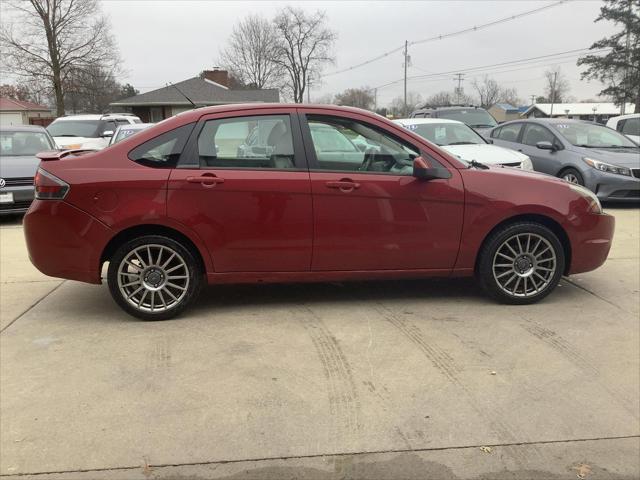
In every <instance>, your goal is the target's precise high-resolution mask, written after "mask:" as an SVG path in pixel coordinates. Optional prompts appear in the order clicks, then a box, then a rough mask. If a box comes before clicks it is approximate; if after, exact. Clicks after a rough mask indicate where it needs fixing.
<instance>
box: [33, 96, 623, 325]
mask: <svg viewBox="0 0 640 480" xmlns="http://www.w3.org/2000/svg"><path fill="white" fill-rule="evenodd" d="M40 157H41V159H42V163H41V164H40V169H39V171H38V174H37V176H36V178H35V187H36V198H37V199H36V201H34V202H33V204H32V206H31V208H30V209H29V212H28V213H27V215H26V217H25V219H24V230H25V235H26V239H27V245H28V248H29V254H30V257H31V260H32V262H33V263H34V265H35V266H36V267H37V268H38V269H39V270H40V271H42V272H43V273H45V274H47V275H51V276H55V277H62V278H68V279H73V280H80V281H83V282H89V283H96V284H99V283H101V278H100V277H101V268H102V265H103V264H104V263H105V262H108V263H109V268H108V275H107V280H108V284H109V288H110V290H111V293H112V295H113V297H114V299H115V301H116V302H117V303H118V304H119V305H120V306H121V307H122V308H123V309H124V310H126V311H127V312H129V313H130V314H132V315H135V316H138V317H140V318H143V319H165V318H169V317H172V316H174V315H176V314H178V313H179V312H181V311H182V310H184V308H185V307H187V305H188V304H189V303H190V302H192V301H193V300H194V299H195V298H196V296H197V294H198V292H199V291H200V288H201V287H202V285H203V283H204V282H205V281H207V282H208V283H211V284H217V283H231V282H235V283H238V282H298V281H334V280H348V279H374V278H381V279H383V278H386V279H389V278H409V277H428V276H470V275H476V277H477V278H478V280H479V282H480V283H481V285H482V286H483V287H484V289H485V290H486V291H487V292H488V293H489V294H490V295H491V296H493V297H495V298H496V299H498V300H500V301H503V302H506V303H513V304H528V303H532V302H535V301H538V300H540V299H541V298H543V297H545V296H546V295H548V294H549V293H550V292H551V291H552V290H553V289H554V288H555V286H556V285H557V284H558V281H559V279H560V277H561V276H562V275H563V274H564V275H568V274H572V273H580V272H586V271H589V270H593V269H595V268H597V267H598V266H600V265H602V263H603V262H604V261H605V259H606V258H607V255H608V253H609V248H610V246H611V239H612V236H613V230H614V219H613V218H612V217H611V216H609V215H606V214H604V213H603V212H602V209H601V206H600V203H599V202H598V199H597V198H596V197H595V195H594V194H593V193H591V192H590V191H588V190H586V189H584V188H582V187H580V186H577V185H572V184H570V183H567V182H565V181H562V180H559V179H555V178H552V177H549V176H546V175H541V174H536V173H531V172H525V171H522V170H520V169H513V168H508V167H491V168H489V167H486V166H485V165H482V164H480V163H477V162H471V163H467V162H464V161H462V160H460V159H458V158H456V157H452V156H451V155H450V154H448V153H446V152H444V151H443V150H440V149H439V148H438V147H436V146H435V145H433V144H431V143H429V142H428V141H426V140H425V139H423V138H422V137H420V136H418V135H416V134H414V133H412V132H411V131H409V130H406V129H404V128H402V127H401V126H399V125H396V124H394V123H392V122H390V121H388V120H386V119H385V118H382V117H380V116H378V115H375V114H372V113H370V112H366V111H363V110H359V109H353V108H343V107H330V106H312V105H282V104H274V105H228V106H220V107H211V108H201V109H197V110H193V111H190V112H186V113H183V114H180V115H177V116H175V117H173V118H170V119H168V120H165V121H163V122H161V123H159V124H157V125H156V126H154V127H152V128H149V129H148V130H145V131H143V132H140V133H138V134H136V135H134V136H132V137H130V138H129V139H127V140H124V141H123V142H120V143H118V144H116V145H113V146H111V147H109V148H106V149H105V150H102V151H100V152H95V153H86V152H63V153H59V152H50V153H45V154H41V155H40Z"/></svg>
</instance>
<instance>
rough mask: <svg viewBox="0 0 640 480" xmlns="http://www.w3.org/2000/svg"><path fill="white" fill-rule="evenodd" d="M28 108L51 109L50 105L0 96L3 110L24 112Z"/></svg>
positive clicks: (0, 108) (0, 109) (0, 104)
mask: <svg viewBox="0 0 640 480" xmlns="http://www.w3.org/2000/svg"><path fill="white" fill-rule="evenodd" d="M28 110H38V111H47V112H48V111H50V110H51V109H50V108H49V107H46V106H44V105H38V104H37V103H31V102H26V101H24V100H14V99H12V98H7V97H0V111H3V112H23V111H28Z"/></svg>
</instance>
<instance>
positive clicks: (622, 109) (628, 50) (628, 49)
mask: <svg viewBox="0 0 640 480" xmlns="http://www.w3.org/2000/svg"><path fill="white" fill-rule="evenodd" d="M628 2H629V5H628V9H627V44H626V47H625V48H626V51H625V55H624V57H625V64H626V65H625V67H624V82H623V85H624V98H623V99H622V106H621V107H620V115H624V114H625V111H626V110H627V88H629V87H628V85H627V81H628V79H629V76H628V75H629V63H631V59H630V58H629V54H630V53H631V0H628Z"/></svg>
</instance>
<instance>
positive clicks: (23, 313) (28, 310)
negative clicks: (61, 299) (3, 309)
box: [0, 280, 66, 334]
mask: <svg viewBox="0 0 640 480" xmlns="http://www.w3.org/2000/svg"><path fill="white" fill-rule="evenodd" d="M65 282H66V280H62V281H61V282H60V283H59V284H58V285H56V286H55V287H53V288H52V289H51V290H49V291H48V292H47V293H45V294H44V295H43V296H42V297H40V298H39V299H38V300H36V301H35V302H34V303H33V304H31V306H30V307H29V308H27V309H26V310H25V311H24V312H22V313H21V314H20V315H18V316H17V317H16V318H14V319H13V320H11V321H10V322H9V323H8V324H7V325H5V327H4V328H3V329H2V330H0V334H2V333H3V332H4V331H5V330H6V329H7V328H9V327H10V326H11V325H13V324H14V323H16V322H17V321H18V320H19V319H21V318H22V317H23V316H24V315H26V314H27V313H28V312H30V311H31V309H32V308H33V307H35V306H36V305H38V304H39V303H40V302H41V301H43V300H44V299H45V298H47V297H48V296H49V295H51V294H52V293H53V292H55V291H56V290H57V289H59V288H60V286H61V285H62V284H63V283H65Z"/></svg>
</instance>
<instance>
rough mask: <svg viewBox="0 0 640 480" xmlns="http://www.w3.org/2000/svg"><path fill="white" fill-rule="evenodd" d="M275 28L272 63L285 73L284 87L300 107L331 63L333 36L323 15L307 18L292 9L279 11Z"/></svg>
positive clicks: (299, 10) (298, 9) (307, 16)
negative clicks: (275, 44)
mask: <svg viewBox="0 0 640 480" xmlns="http://www.w3.org/2000/svg"><path fill="white" fill-rule="evenodd" d="M274 25H275V28H276V30H277V32H278V37H279V38H278V42H277V49H276V52H275V56H274V58H273V60H274V61H275V62H276V63H277V64H278V65H279V66H280V67H281V68H282V69H284V71H285V73H286V75H285V87H286V88H287V90H288V91H289V94H290V95H291V97H292V98H293V101H294V102H296V103H302V102H303V101H304V94H305V92H306V91H307V89H308V88H309V83H310V81H312V80H313V81H314V83H315V82H317V81H318V79H319V77H320V73H321V71H322V68H323V67H324V65H326V64H328V63H332V62H333V54H332V51H331V50H332V48H333V44H334V42H335V39H336V34H335V32H334V31H333V30H331V29H329V28H328V27H327V17H326V15H325V14H324V13H323V12H320V11H318V12H316V13H314V14H312V15H307V14H306V13H305V12H304V10H302V9H300V8H294V7H286V8H284V9H283V10H281V11H280V12H279V13H278V15H276V18H275V19H274Z"/></svg>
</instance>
